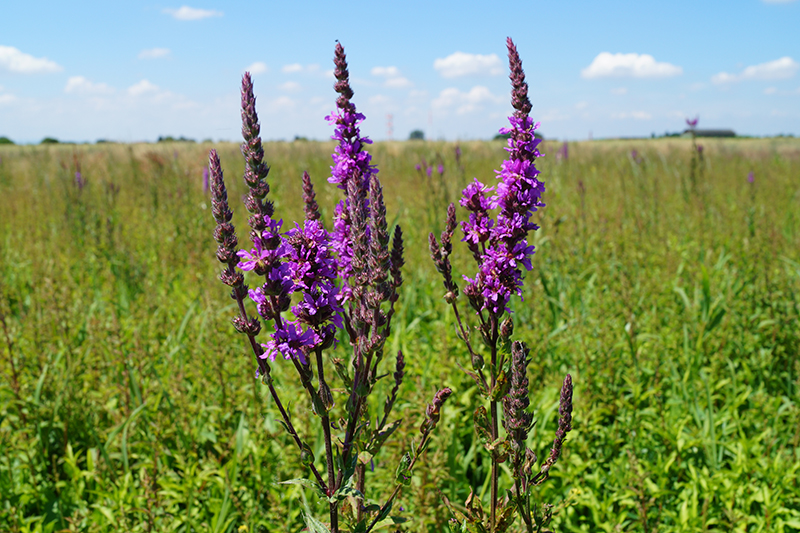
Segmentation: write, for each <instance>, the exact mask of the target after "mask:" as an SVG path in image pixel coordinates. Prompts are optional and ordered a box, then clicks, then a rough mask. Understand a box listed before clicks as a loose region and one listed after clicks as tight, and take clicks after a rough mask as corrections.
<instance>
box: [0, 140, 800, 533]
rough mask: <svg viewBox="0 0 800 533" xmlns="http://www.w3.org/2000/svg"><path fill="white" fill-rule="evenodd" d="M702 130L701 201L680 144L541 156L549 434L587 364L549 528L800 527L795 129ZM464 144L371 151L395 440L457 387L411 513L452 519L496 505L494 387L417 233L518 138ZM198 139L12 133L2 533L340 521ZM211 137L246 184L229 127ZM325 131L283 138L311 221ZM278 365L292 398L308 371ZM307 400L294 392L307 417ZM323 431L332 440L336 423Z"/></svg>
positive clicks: (294, 212) (4, 164) (326, 191)
mask: <svg viewBox="0 0 800 533" xmlns="http://www.w3.org/2000/svg"><path fill="white" fill-rule="evenodd" d="M547 144H548V143H545V147H544V149H543V152H545V153H548V152H553V154H554V153H555V150H556V149H557V146H556V145H554V144H550V146H548V145H547ZM704 146H705V152H704V163H703V164H704V165H705V168H704V169H703V173H702V174H698V176H702V180H701V181H698V183H697V190H696V192H694V193H692V189H691V187H690V184H689V183H688V181H687V180H688V179H689V172H690V162H691V150H690V141H686V140H675V141H640V142H635V143H632V142H621V141H613V142H612V141H609V142H594V143H577V144H574V145H571V146H570V150H569V159H567V160H565V161H560V162H557V161H556V160H555V158H554V157H552V156H551V157H545V158H543V159H542V160H541V161H540V162H539V163H538V165H537V166H539V167H540V169H541V170H542V176H543V177H544V179H545V181H546V182H547V193H546V195H545V202H546V203H547V204H548V207H547V208H545V209H544V210H542V211H541V212H540V213H539V220H538V223H539V225H540V226H541V227H542V229H541V230H540V231H538V232H537V233H536V235H535V238H536V239H537V242H536V245H537V250H538V251H537V257H536V259H535V261H534V265H535V268H534V270H533V271H532V272H531V273H529V274H528V276H529V278H528V281H527V283H526V288H525V294H524V297H525V305H521V306H518V307H517V309H518V312H517V316H516V317H515V321H516V322H517V324H525V327H519V328H518V330H519V332H520V333H521V334H522V335H527V337H528V338H522V339H520V340H524V341H526V342H527V343H528V344H529V345H530V346H531V347H532V351H531V354H532V363H531V365H530V367H529V372H530V374H529V378H530V379H531V382H532V383H533V384H534V385H533V386H532V389H533V390H535V391H536V393H535V394H534V396H533V398H532V404H533V406H534V407H535V409H536V418H537V420H538V421H539V422H538V423H537V426H536V427H535V428H534V430H533V431H532V432H531V436H530V439H529V440H530V442H529V445H530V446H531V447H532V448H533V449H536V450H546V449H547V446H548V445H549V444H550V442H551V440H552V435H553V432H554V430H555V425H556V420H557V403H556V402H557V397H558V393H557V391H558V387H559V385H560V378H561V377H562V376H563V374H564V373H565V372H570V373H571V374H572V376H573V379H574V382H575V398H574V406H575V407H574V422H573V427H574V430H573V432H572V433H571V434H570V439H569V441H568V443H567V445H566V446H565V452H564V453H565V455H564V457H563V459H562V462H560V463H559V466H558V468H556V469H554V472H553V473H552V476H551V480H550V481H548V482H547V483H546V484H545V485H544V490H543V491H542V492H541V497H542V502H540V503H553V504H555V507H554V509H553V510H554V512H555V513H556V514H555V517H554V521H553V527H554V529H556V530H562V531H648V532H650V531H697V530H719V531H787V532H791V531H800V487H798V476H799V475H800V423H798V420H800V410H799V409H798V402H799V401H800V381H799V378H798V376H799V375H800V361H799V360H798V353H799V352H800V325H798V324H799V323H798V315H799V314H800V303H798V302H799V301H800V214H798V213H800V180H799V179H798V176H800V143H798V142H797V141H793V140H784V141H774V140H729V141H717V142H708V141H704ZM460 147H461V149H462V152H463V155H462V157H461V166H463V171H461V170H460V169H459V168H457V166H456V162H455V155H454V148H455V145H453V144H450V143H421V142H420V143H377V144H375V145H374V147H373V148H374V149H373V150H371V152H372V153H373V157H374V162H375V163H376V164H377V165H378V167H379V168H380V169H381V173H380V177H381V180H382V183H383V185H384V188H385V196H386V203H387V210H388V212H390V213H399V215H398V218H399V220H397V221H394V220H393V221H389V222H390V224H391V223H394V222H400V223H402V224H403V227H404V233H406V237H407V243H408V245H407V247H406V249H407V262H408V266H407V269H406V273H407V276H406V278H407V282H406V284H405V285H404V287H403V289H402V290H403V291H404V294H402V295H401V298H400V302H399V303H400V304H402V305H401V307H400V308H399V309H398V312H397V315H396V317H395V319H394V320H395V321H396V326H395V327H396V332H397V335H395V336H393V340H392V342H393V343H394V344H395V346H394V348H397V349H402V350H403V351H404V353H405V354H406V362H407V367H406V372H407V376H408V377H407V378H406V382H405V383H404V385H403V387H404V388H405V390H404V391H403V392H402V393H401V395H400V397H401V398H403V400H402V402H401V403H400V404H399V405H397V406H396V407H395V409H397V410H398V412H399V413H403V412H406V413H409V414H408V415H406V418H404V420H403V424H402V428H401V430H398V433H399V436H398V438H396V439H395V443H396V444H394V446H395V448H390V449H388V450H387V452H389V453H388V454H387V455H389V456H391V455H392V453H394V454H395V459H396V457H397V455H399V453H400V446H401V445H402V443H408V441H409V440H410V439H411V437H412V435H413V434H414V433H415V432H416V430H417V428H418V426H419V422H420V419H417V418H415V416H414V415H411V413H419V412H420V411H421V409H420V406H423V405H424V404H425V402H426V401H428V400H429V397H430V396H431V394H432V393H433V392H434V388H435V387H436V386H438V385H439V384H441V383H444V384H446V385H449V386H450V387H452V388H453V390H454V395H453V397H452V398H451V399H450V400H449V402H448V405H447V406H446V408H445V410H444V412H443V417H442V421H441V423H440V426H439V428H438V431H439V433H438V435H437V436H436V437H435V438H434V442H433V443H432V445H431V448H430V449H429V450H428V457H427V464H429V465H430V468H425V469H419V471H417V472H415V477H414V479H413V480H412V486H411V487H410V488H409V490H407V491H404V493H403V495H402V496H401V498H400V500H399V501H398V504H399V505H402V507H403V508H404V510H405V511H404V512H402V513H400V514H401V515H403V516H405V517H407V518H408V519H409V521H408V522H406V523H405V524H401V525H398V526H397V527H401V528H405V529H406V530H408V531H431V532H439V531H443V530H445V529H446V527H447V526H446V522H447V520H448V518H449V516H448V514H447V512H446V510H445V509H444V506H443V505H442V504H441V500H440V498H439V496H438V494H437V492H436V491H437V490H440V491H441V492H442V493H443V494H445V495H446V496H447V497H448V498H449V499H450V500H451V501H452V502H454V503H459V502H463V501H464V500H465V498H466V497H467V495H468V492H469V487H470V486H471V487H472V488H474V489H475V492H476V493H477V494H479V495H482V496H486V497H487V499H488V482H489V471H490V465H489V464H482V463H475V462H474V461H473V459H474V458H475V457H476V455H478V454H477V451H478V449H479V447H480V446H481V444H480V441H479V439H478V438H476V435H474V434H473V425H472V420H471V416H472V410H471V407H472V405H473V401H472V396H473V395H474V394H475V392H476V391H475V390H474V385H473V383H472V382H471V380H470V379H469V378H468V377H466V376H464V375H463V373H462V372H461V371H460V370H459V369H458V368H457V367H456V365H455V362H456V361H467V360H468V356H467V355H466V354H465V353H464V348H463V345H462V344H460V343H459V342H458V339H457V337H456V334H455V331H453V330H452V327H451V325H452V323H453V320H452V319H453V317H451V316H449V313H450V311H448V309H447V306H446V305H444V302H443V301H442V299H441V296H442V294H441V292H442V291H441V289H440V286H439V280H438V278H437V277H436V275H435V272H434V270H433V265H432V263H431V262H430V260H429V258H428V257H427V245H426V240H427V233H428V232H429V231H438V230H440V229H441V227H440V226H441V224H442V220H443V217H444V206H446V204H447V203H448V202H449V201H453V200H455V199H456V198H455V197H449V198H448V197H447V196H449V195H453V194H457V193H458V192H459V191H460V190H461V188H462V187H463V186H464V185H466V183H467V182H468V181H470V180H471V179H472V177H473V176H477V177H479V178H480V179H482V180H483V181H484V182H486V183H489V182H490V181H493V176H494V172H493V169H494V168H496V167H497V166H498V165H499V162H500V161H501V160H502V158H503V155H504V152H503V150H502V147H503V144H502V143H500V142H469V143H461V145H460ZM208 148H210V146H205V145H193V144H186V145H179V144H175V145H161V144H159V145H133V146H127V145H97V146H88V147H72V146H37V147H13V146H12V147H0V157H1V158H2V160H1V162H0V235H2V239H0V316H2V320H0V376H2V377H1V378H0V379H2V381H1V382H0V502H1V503H0V529H2V530H9V531H61V530H66V531H109V530H123V531H215V532H221V531H276V530H277V531H281V530H286V531H299V530H300V529H302V527H304V526H303V525H302V517H301V511H303V510H304V508H305V506H306V505H307V506H310V507H312V508H314V509H316V510H317V511H318V514H324V512H321V511H320V510H321V509H324V504H323V503H320V502H317V501H316V498H315V496H314V494H313V493H312V492H311V491H304V490H303V489H302V487H299V486H297V485H284V484H280V482H281V481H284V480H287V479H292V478H296V477H300V472H299V471H295V469H294V467H293V466H292V465H296V464H299V462H298V461H296V460H295V459H297V458H296V457H294V455H295V454H296V452H295V451H294V449H293V448H292V447H291V446H290V443H289V441H288V438H287V437H286V435H285V433H284V432H283V430H282V428H281V427H280V426H279V424H278V422H277V420H276V413H275V411H274V407H273V406H272V405H270V402H269V400H268V397H267V395H266V394H265V393H264V387H263V386H262V385H261V384H260V382H258V381H257V380H256V379H255V377H254V369H255V365H254V362H253V360H252V359H251V356H250V355H248V354H247V351H246V350H245V348H246V346H245V345H244V344H243V343H241V342H239V341H240V340H241V339H239V338H238V337H237V336H236V334H235V332H234V331H233V328H232V327H231V325H230V324H229V323H228V321H227V318H226V317H228V316H229V315H230V314H231V312H230V310H229V309H225V308H223V307H222V306H221V305H220V303H219V302H220V301H221V297H222V295H223V294H224V291H225V289H224V288H223V287H222V286H221V285H220V284H219V283H218V282H217V281H216V279H215V276H216V270H217V264H216V261H215V260H214V257H213V250H214V246H213V244H214V243H213V240H212V238H211V233H212V230H213V226H214V222H213V219H212V217H211V214H210V210H209V209H210V201H209V198H208V197H207V196H205V194H204V192H203V185H202V166H203V165H204V163H205V161H206V154H207V150H208ZM216 148H217V149H218V150H219V151H220V155H221V159H222V161H223V162H225V163H226V164H228V165H231V166H230V167H229V168H225V169H224V170H225V174H226V176H228V177H229V194H230V196H231V198H232V199H234V200H236V199H238V198H239V196H241V195H242V194H244V193H245V185H244V184H243V183H242V182H241V180H236V179H232V178H233V177H235V176H240V175H241V173H242V171H243V166H242V163H241V158H240V157H238V156H237V153H238V146H236V145H221V146H216ZM332 148H333V145H332V143H314V142H309V143H304V142H295V143H273V144H268V145H266V146H265V152H266V158H267V160H268V161H269V163H270V165H271V166H272V172H271V173H270V178H271V182H270V185H271V188H272V192H271V198H272V199H273V200H274V201H275V211H276V215H278V216H281V217H283V218H284V219H285V220H287V221H290V220H294V219H299V218H300V217H301V216H302V199H301V196H302V194H301V180H300V176H301V174H302V171H303V170H308V171H309V173H310V174H311V176H312V179H314V181H315V186H316V188H317V194H318V196H317V199H318V201H319V203H320V205H321V207H322V209H323V219H326V218H329V217H330V214H331V212H332V209H333V205H334V199H335V198H338V191H337V190H336V189H335V187H333V186H331V185H329V184H327V182H326V181H325V178H326V177H327V176H328V175H329V172H330V171H329V168H328V167H329V166H330V157H329V155H328V154H330V152H331V151H332ZM631 149H636V150H637V152H638V156H637V158H636V159H634V158H632V157H631V155H630V150H631ZM423 157H424V158H425V159H426V160H428V161H434V160H435V161H439V160H441V161H443V163H444V165H445V169H446V170H445V180H444V181H438V182H432V183H428V182H426V179H427V178H426V176H424V175H420V174H419V173H417V171H416V170H415V169H414V165H415V164H416V163H417V162H419V160H420V159H421V158H423ZM76 161H80V164H81V173H82V176H83V177H84V178H85V180H86V183H87V184H86V185H85V186H84V187H83V188H79V187H77V186H76V185H75V182H74V173H75V170H76V169H75V162H76ZM237 165H238V166H237ZM751 170H752V171H753V172H754V176H755V183H754V186H753V187H751V186H750V184H749V183H748V182H747V174H748V172H749V171H751ZM434 179H437V178H436V174H434ZM687 190H688V191H689V194H687ZM232 204H233V205H240V204H239V202H237V201H232ZM244 221H245V217H244V213H242V210H239V211H237V212H236V213H235V217H234V222H235V223H236V224H237V226H238V227H244ZM453 260H454V263H455V265H454V266H455V269H456V270H457V271H461V272H468V271H469V261H470V258H468V257H466V256H458V257H455V258H453ZM237 346H241V348H237ZM274 376H275V378H276V381H277V383H278V385H279V386H280V387H282V388H283V389H284V390H285V391H286V393H287V397H291V395H292V394H293V393H294V392H295V391H294V390H293V388H292V387H294V386H295V385H294V380H292V379H290V376H291V373H290V372H289V371H288V370H287V369H285V368H283V367H282V365H278V364H276V365H275V367H274ZM284 376H285V377H286V379H283V378H284ZM384 381H385V380H384ZM379 386H383V387H385V388H387V389H388V386H389V385H388V384H384V383H382V382H381V384H379ZM297 392H298V394H297V395H296V397H300V395H299V391H297ZM378 396H379V397H380V395H378ZM309 407H310V406H307V405H303V404H300V403H297V404H293V405H291V409H292V411H293V415H294V420H295V424H296V425H297V426H299V427H300V428H303V429H306V428H310V427H313V426H312V425H311V424H309V423H308V422H309V421H310V417H311V414H310V408H309ZM311 441H312V442H314V440H313V439H311ZM315 445H316V446H317V449H315V450H314V452H315V456H316V457H321V456H324V452H323V439H322V434H321V432H320V434H319V435H318V436H317V439H316V441H315ZM390 464H396V461H395V463H390ZM374 467H375V468H374V472H368V476H374V477H375V478H377V479H379V480H380V479H387V480H388V479H391V478H393V476H394V471H393V468H392V467H390V466H389V464H375V465H374ZM375 486H379V484H378V483H375ZM384 486H390V483H386V484H384ZM508 488H509V487H501V489H503V490H505V489H508Z"/></svg>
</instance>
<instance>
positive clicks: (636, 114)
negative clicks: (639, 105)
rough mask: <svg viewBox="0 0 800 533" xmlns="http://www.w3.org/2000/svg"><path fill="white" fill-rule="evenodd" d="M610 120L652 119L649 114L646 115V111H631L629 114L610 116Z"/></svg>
mask: <svg viewBox="0 0 800 533" xmlns="http://www.w3.org/2000/svg"><path fill="white" fill-rule="evenodd" d="M611 118H616V119H619V120H625V119H629V118H632V119H635V120H650V119H651V118H653V115H651V114H650V113H647V112H646V111H631V112H629V113H628V112H625V113H615V114H613V115H611Z"/></svg>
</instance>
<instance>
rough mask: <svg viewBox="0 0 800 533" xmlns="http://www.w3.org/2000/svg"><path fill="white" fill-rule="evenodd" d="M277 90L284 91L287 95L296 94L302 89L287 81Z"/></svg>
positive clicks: (293, 82)
mask: <svg viewBox="0 0 800 533" xmlns="http://www.w3.org/2000/svg"><path fill="white" fill-rule="evenodd" d="M278 89H280V90H282V91H286V92H288V93H296V92H298V91H301V90H302V89H303V87H302V86H301V85H300V84H299V83H297V82H296V81H287V82H286V83H282V84H280V85H278Z"/></svg>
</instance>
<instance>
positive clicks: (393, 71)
mask: <svg viewBox="0 0 800 533" xmlns="http://www.w3.org/2000/svg"><path fill="white" fill-rule="evenodd" d="M370 72H371V73H372V75H373V76H380V77H382V78H396V77H398V76H399V75H400V69H398V68H397V67H372V70H371V71H370Z"/></svg>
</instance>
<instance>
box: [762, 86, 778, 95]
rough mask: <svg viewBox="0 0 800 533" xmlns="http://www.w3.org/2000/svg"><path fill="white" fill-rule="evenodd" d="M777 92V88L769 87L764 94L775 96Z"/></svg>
mask: <svg viewBox="0 0 800 533" xmlns="http://www.w3.org/2000/svg"><path fill="white" fill-rule="evenodd" d="M777 92H778V89H776V88H775V87H767V88H766V89H764V94H775V93H777Z"/></svg>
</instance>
